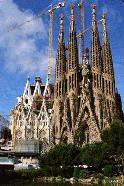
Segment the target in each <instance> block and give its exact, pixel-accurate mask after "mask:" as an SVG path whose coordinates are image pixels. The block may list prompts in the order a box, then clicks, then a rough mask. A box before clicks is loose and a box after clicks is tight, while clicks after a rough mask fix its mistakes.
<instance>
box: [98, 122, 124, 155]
mask: <svg viewBox="0 0 124 186" xmlns="http://www.w3.org/2000/svg"><path fill="white" fill-rule="evenodd" d="M101 138H102V141H103V142H104V143H107V145H108V146H109V148H110V153H111V155H114V154H116V155H117V154H118V155H121V154H122V153H124V123H123V122H122V121H120V120H115V121H113V122H112V124H111V126H110V128H107V129H105V130H104V131H103V133H102V135H101Z"/></svg>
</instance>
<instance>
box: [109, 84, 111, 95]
mask: <svg viewBox="0 0 124 186" xmlns="http://www.w3.org/2000/svg"><path fill="white" fill-rule="evenodd" d="M109 93H110V94H111V88H110V81H109Z"/></svg>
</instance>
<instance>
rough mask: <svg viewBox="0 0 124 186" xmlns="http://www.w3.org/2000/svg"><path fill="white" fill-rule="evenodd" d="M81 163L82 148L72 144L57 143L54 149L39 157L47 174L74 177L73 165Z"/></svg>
mask: <svg viewBox="0 0 124 186" xmlns="http://www.w3.org/2000/svg"><path fill="white" fill-rule="evenodd" d="M79 163H80V148H79V147H77V146H75V145H72V144H68V145H67V144H60V145H56V146H55V148H54V149H51V150H50V151H49V152H48V153H46V154H43V155H41V156H40V157H39V164H40V167H41V169H42V171H43V174H44V175H45V176H58V175H59V176H64V177H69V175H70V177H72V175H73V165H74V164H76V165H78V164H79ZM60 167H62V168H60Z"/></svg>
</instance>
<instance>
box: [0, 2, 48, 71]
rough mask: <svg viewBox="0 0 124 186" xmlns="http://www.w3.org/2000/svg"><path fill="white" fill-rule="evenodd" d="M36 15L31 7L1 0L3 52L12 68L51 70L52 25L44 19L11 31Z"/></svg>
mask: <svg viewBox="0 0 124 186" xmlns="http://www.w3.org/2000/svg"><path fill="white" fill-rule="evenodd" d="M32 16H34V15H33V13H32V12H31V11H30V10H28V11H24V10H20V9H19V7H18V6H17V5H16V4H15V3H14V2H13V0H7V1H2V2H0V25H1V26H0V52H2V57H3V61H4V67H5V68H6V69H7V70H8V71H12V72H16V71H18V72H21V73H25V72H26V73H27V72H28V73H33V72H34V73H37V72H38V73H39V72H40V73H41V72H42V73H44V72H46V71H47V61H48V60H47V56H48V55H47V40H48V37H47V32H48V26H47V25H45V24H44V23H43V20H42V19H41V18H40V19H37V20H35V21H32V22H30V23H28V24H26V25H24V26H22V27H20V28H17V29H15V30H13V31H11V32H7V31H8V30H11V29H12V28H13V26H14V25H17V24H20V23H22V22H23V21H25V20H30V19H31V18H32ZM10 25H11V26H10ZM39 42H40V44H39Z"/></svg>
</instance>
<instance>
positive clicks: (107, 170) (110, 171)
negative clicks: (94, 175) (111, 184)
mask: <svg viewBox="0 0 124 186" xmlns="http://www.w3.org/2000/svg"><path fill="white" fill-rule="evenodd" d="M103 171H104V176H107V177H112V176H114V174H116V172H117V168H116V167H115V166H114V165H106V166H105V167H104V170H103Z"/></svg>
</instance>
